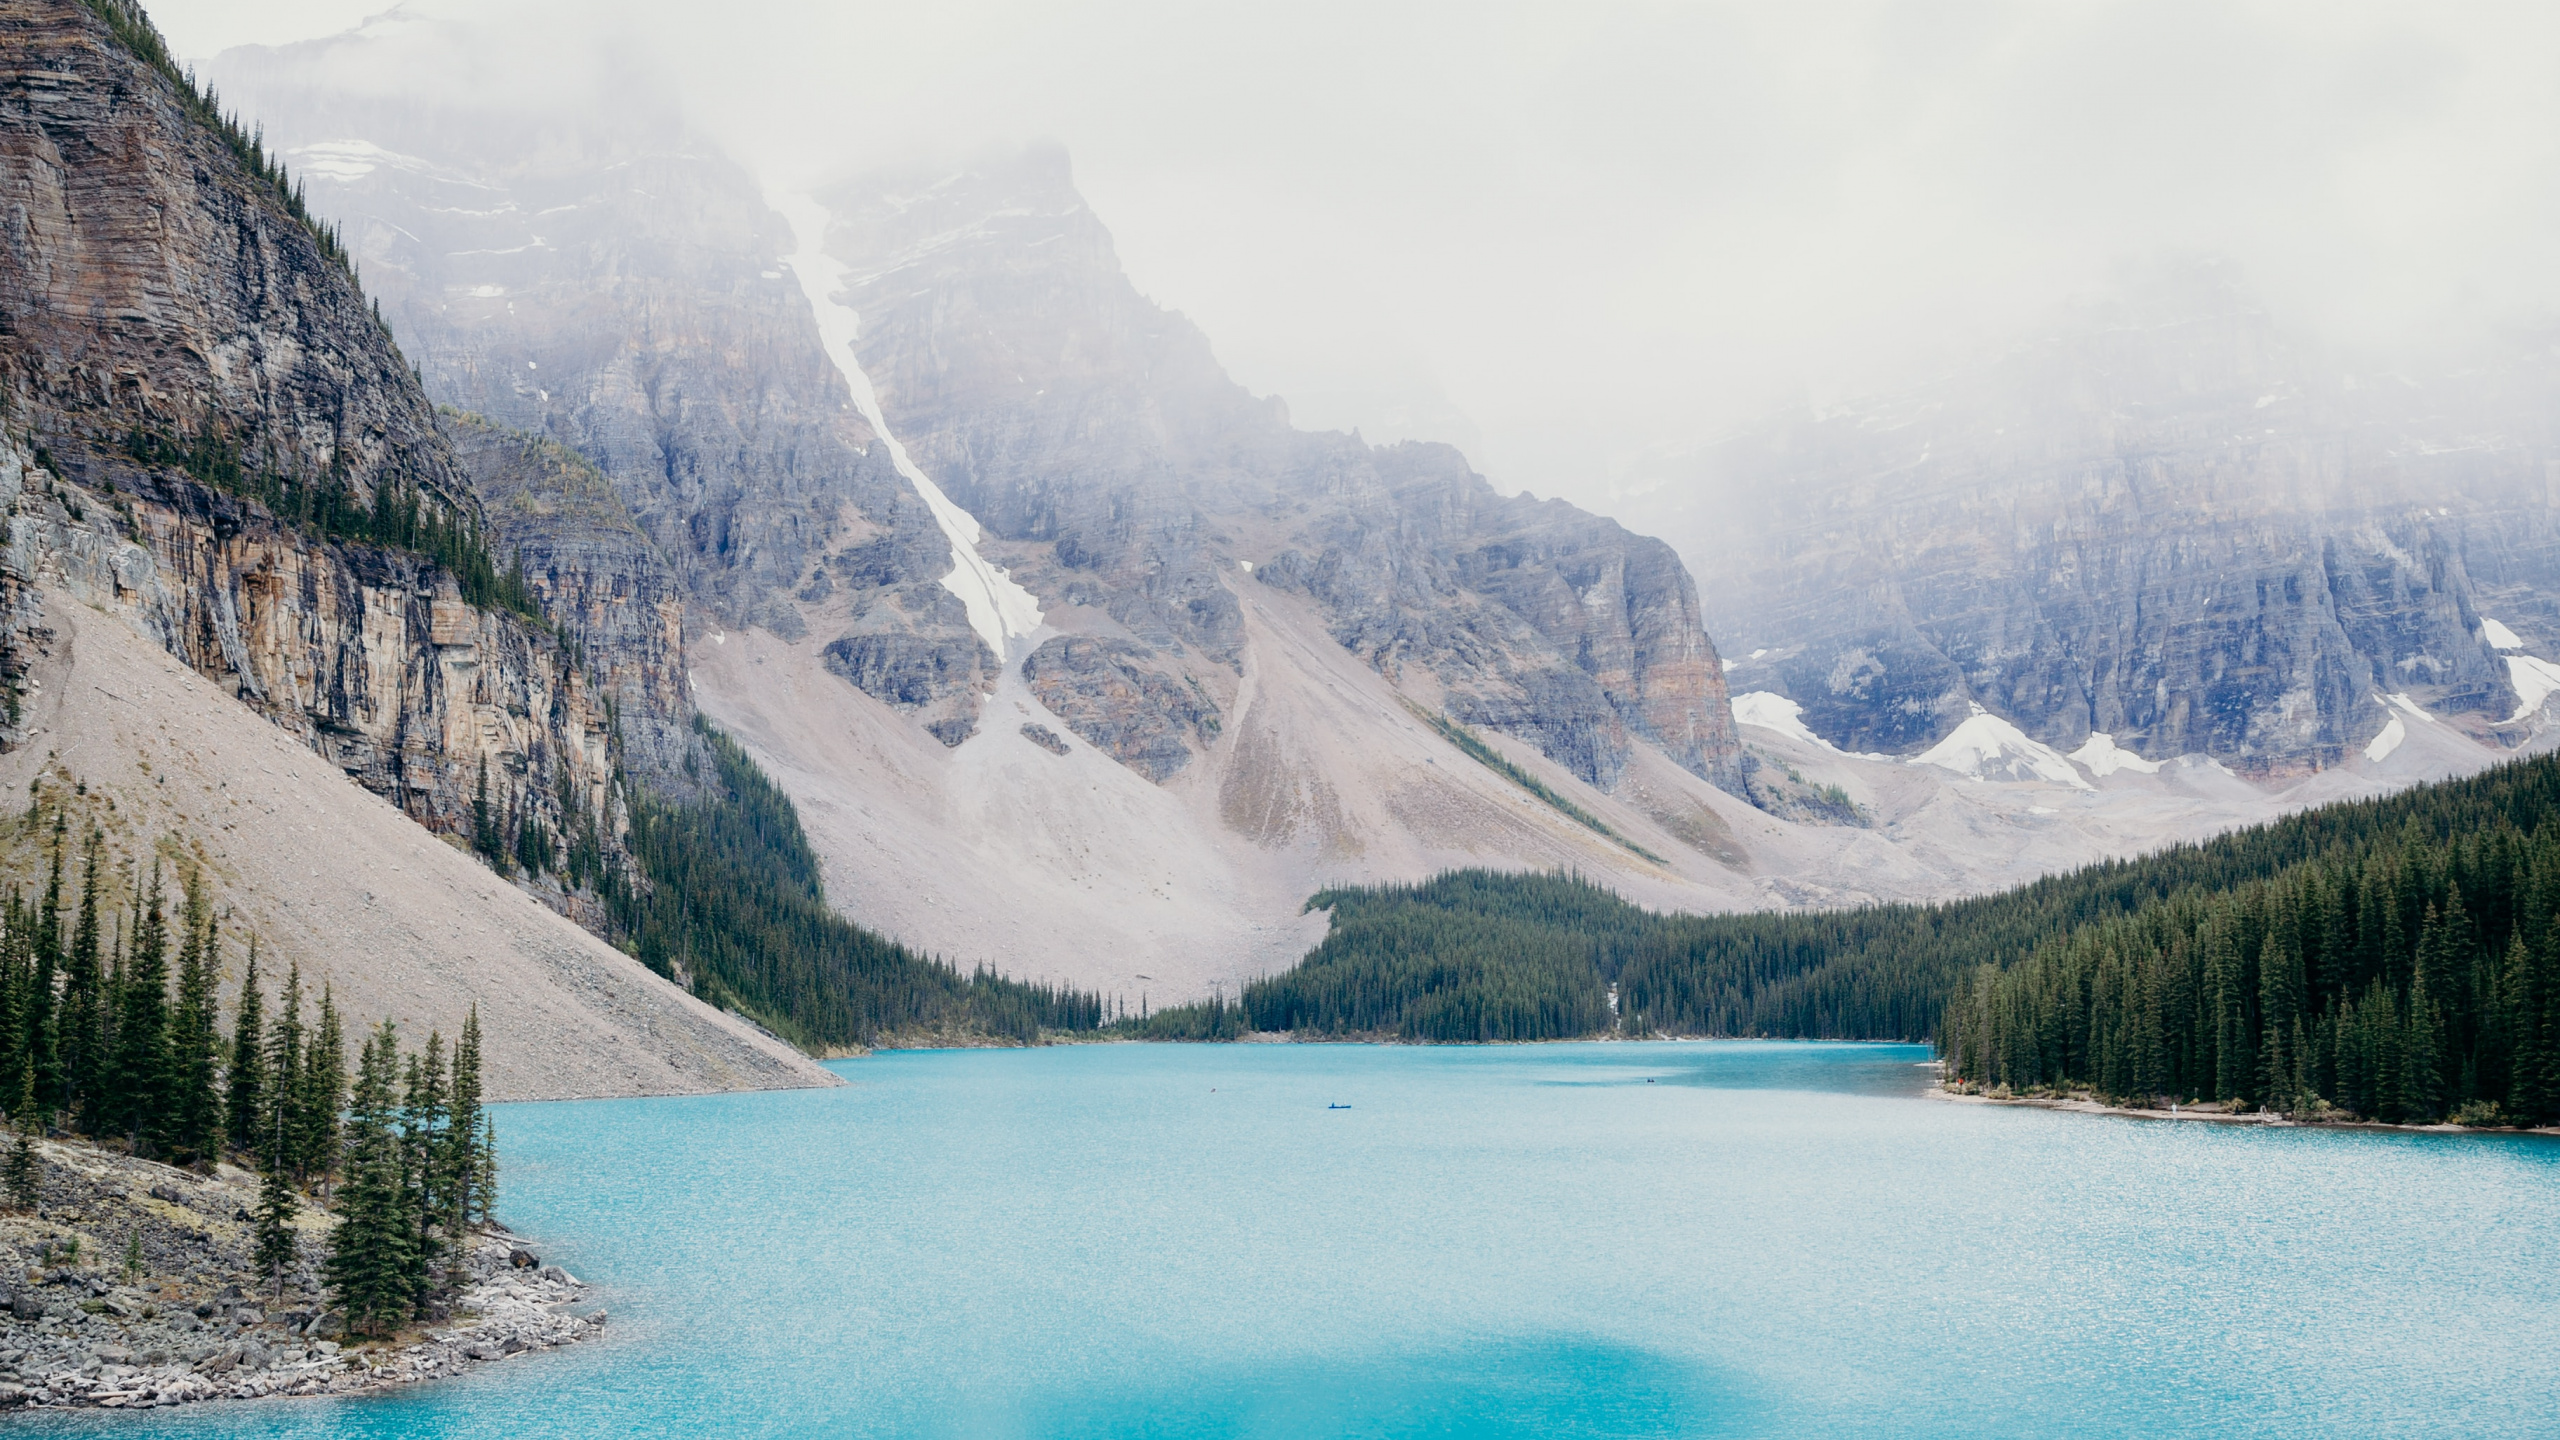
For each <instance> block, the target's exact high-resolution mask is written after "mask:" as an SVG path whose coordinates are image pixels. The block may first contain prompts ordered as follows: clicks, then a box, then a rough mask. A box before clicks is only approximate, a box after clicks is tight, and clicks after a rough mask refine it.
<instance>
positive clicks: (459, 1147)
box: [0, 810, 497, 1334]
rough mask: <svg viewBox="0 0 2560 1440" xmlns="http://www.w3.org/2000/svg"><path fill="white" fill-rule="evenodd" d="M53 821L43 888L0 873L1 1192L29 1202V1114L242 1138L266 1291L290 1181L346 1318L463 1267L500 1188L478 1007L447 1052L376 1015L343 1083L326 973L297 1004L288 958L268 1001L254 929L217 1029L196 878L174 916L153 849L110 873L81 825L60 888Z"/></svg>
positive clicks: (191, 1151)
mask: <svg viewBox="0 0 2560 1440" xmlns="http://www.w3.org/2000/svg"><path fill="white" fill-rule="evenodd" d="M35 821H36V817H35V816H33V815H31V816H30V823H35ZM50 841H51V843H50V846H49V851H50V853H49V856H48V861H47V870H46V879H45V885H44V888H43V890H42V891H40V892H39V893H38V894H37V896H36V897H35V898H34V899H33V900H32V901H30V900H29V899H27V898H26V897H25V896H23V895H20V894H17V893H15V892H13V893H11V894H10V895H9V897H8V899H7V902H6V904H5V907H0V1095H6V1096H9V1097H12V1098H11V1099H10V1100H9V1101H8V1103H7V1106H6V1109H7V1113H8V1117H9V1119H10V1121H11V1122H12V1123H14V1124H15V1125H16V1126H17V1127H18V1128H19V1131H20V1135H19V1138H18V1141H17V1144H16V1148H15V1151H14V1153H13V1154H12V1156H11V1158H10V1161H9V1163H8V1165H7V1167H6V1172H7V1175H8V1179H9V1184H8V1188H9V1190H10V1191H11V1194H12V1198H13V1199H14V1200H16V1201H17V1203H19V1204H21V1205H32V1204H33V1203H34V1199H35V1195H34V1190H35V1186H34V1180H33V1177H34V1173H35V1166H34V1160H33V1156H32V1154H31V1150H32V1144H31V1140H30V1138H29V1137H30V1136H31V1135H33V1134H35V1133H42V1132H53V1133H60V1134H70V1135H83V1136H89V1137H92V1138H95V1139H98V1140H101V1141H106V1142H110V1143H118V1144H121V1145H124V1146H126V1147H128V1148H130V1149H131V1150H132V1152H133V1153H135V1154H137V1155H142V1156H146V1157H152V1158H158V1159H163V1160H166V1161H169V1162H170V1163H173V1164H178V1165H186V1166H194V1167H198V1168H205V1167H210V1166H211V1165H212V1164H213V1163H214V1162H216V1161H218V1160H222V1159H225V1158H230V1159H236V1160H238V1161H240V1162H242V1163H244V1164H247V1165H251V1166H254V1167H255V1168H256V1169H258V1170H259V1171H260V1172H261V1174H262V1176H263V1183H262V1186H261V1189H260V1197H259V1207H258V1213H257V1215H256V1217H255V1234H256V1241H257V1259H258V1264H259V1266H260V1268H262V1269H265V1270H267V1271H268V1272H269V1273H270V1275H271V1276H272V1277H273V1279H274V1282H275V1285H276V1287H277V1291H278V1293H279V1294H281V1292H282V1290H283V1286H284V1281H285V1276H286V1272H287V1271H288V1269H290V1268H292V1267H293V1266H294V1265H295V1264H296V1263H297V1261H298V1256H297V1253H296V1249H295V1244H296V1241H295V1227H294V1219H295V1216H296V1214H297V1213H298V1211H299V1209H300V1207H301V1205H302V1204H303V1203H304V1201H303V1200H302V1198H301V1197H300V1195H298V1194H297V1191H298V1190H305V1189H307V1190H310V1191H313V1192H316V1194H317V1195H318V1196H319V1197H320V1198H321V1201H322V1203H325V1204H333V1206H334V1208H335V1209H336V1210H337V1212H338V1214H339V1217H340V1219H339V1223H338V1225H337V1226H336V1228H335V1229H334V1230H333V1231H332V1232H331V1237H330V1246H329V1253H328V1256H327V1260H326V1264H325V1265H324V1267H323V1273H324V1275H325V1276H326V1278H327V1281H328V1284H329V1288H330V1291H331V1293H332V1296H333V1298H334V1299H335V1300H336V1302H337V1303H338V1304H339V1305H340V1306H341V1307H342V1308H344V1309H345V1310H346V1312H347V1317H348V1323H349V1324H350V1326H351V1327H353V1328H355V1329H356V1330H358V1331H360V1332H362V1333H365V1334H381V1333H384V1332H386V1331H387V1330H390V1329H396V1328H398V1326H399V1325H400V1324H401V1323H402V1322H404V1321H406V1320H408V1319H411V1318H413V1317H417V1316H422V1315H425V1314H427V1313H428V1308H429V1306H430V1305H431V1304H433V1303H434V1302H435V1301H436V1300H437V1299H439V1298H440V1297H443V1296H447V1295H450V1294H451V1293H452V1292H453V1291H454V1290H456V1289H458V1288H459V1286H460V1285H461V1283H462V1280H463V1277H462V1276H461V1274H460V1273H459V1270H458V1262H459V1258H460V1253H459V1248H458V1245H459V1242H460V1241H461V1239H462V1238H463V1237H464V1236H465V1235H467V1234H468V1232H469V1231H470V1229H471V1227H473V1226H475V1225H478V1224H481V1223H484V1222H486V1221H487V1219H488V1218H489V1210H490V1207H491V1205H492V1204H493V1203H494V1201H495V1198H496V1193H497V1189H496V1186H497V1137H496V1131H495V1126H494V1125H493V1123H492V1122H491V1120H490V1119H489V1117H488V1115H487V1113H486V1111H485V1110H484V1109H483V1107H482V1105H481V1079H480V1017H479V1012H478V1011H477V1009H476V1008H475V1009H474V1010H473V1012H472V1013H471V1015H470V1016H469V1017H468V1018H467V1019H466V1020H465V1021H464V1022H463V1027H462V1034H461V1036H460V1039H459V1041H458V1042H457V1043H456V1044H455V1045H454V1046H453V1047H452V1049H451V1051H450V1052H448V1051H447V1049H446V1047H445V1044H444V1040H443V1037H442V1036H441V1035H437V1034H430V1035H429V1036H428V1037H427V1043H426V1046H425V1049H424V1050H423V1051H422V1052H420V1053H418V1054H414V1055H407V1056H404V1055H403V1054H402V1053H401V1050H400V1047H399V1040H398V1037H397V1035H396V1033H395V1031H394V1030H393V1028H392V1025H391V1023H390V1022H389V1021H387V1020H386V1021H384V1022H383V1023H382V1024H381V1025H380V1026H379V1027H377V1028H376V1029H375V1030H374V1031H372V1032H371V1034H370V1035H369V1036H368V1037H367V1038H366V1040H365V1043H364V1048H363V1051H362V1054H361V1059H360V1062H359V1064H358V1067H357V1071H356V1074H355V1076H354V1080H353V1085H352V1089H351V1088H350V1084H349V1076H348V1073H347V1063H346V1046H345V1039H344V1035H343V1031H342V1021H341V1019H340V1016H339V1013H338V1008H337V1004H336V1001H335V999H334V997H332V996H331V995H330V993H329V991H328V989H327V987H326V986H323V987H322V989H321V994H320V1001H319V1007H318V1011H317V1014H316V1015H314V1016H312V1017H310V1018H308V1019H306V1017H305V1014H304V1003H305V996H304V993H303V988H302V977H301V972H300V969H299V967H296V968H294V969H292V970H290V971H289V972H288V973H287V977H286V980H285V983H284V986H283V988H282V990H281V991H280V992H279V993H278V995H277V997H276V1002H275V1006H276V1009H275V1015H274V1018H273V1019H272V1020H270V1019H269V1018H268V1016H267V1002H266V997H265V996H264V994H263V993H262V992H261V990H260V988H259V983H258V962H257V954H256V949H255V946H254V944H253V946H252V948H251V951H250V954H249V956H248V958H247V963H246V969H245V972H244V974H243V976H242V979H241V986H240V1000H239V1004H238V1006H237V1007H236V1011H235V1014H234V1016H233V1022H232V1025H231V1029H230V1033H229V1035H228V1036H225V1035H224V1034H223V1033H222V1029H221V1025H220V1017H219V1015H218V1014H217V1008H218V1007H217V1001H216V989H217V983H218V981H219V978H220V975H221V969H222V956H221V947H222V941H221V932H220V930H219V929H218V928H217V927H216V926H215V924H214V917H213V913H212V907H211V904H210V903H209V900H208V898H207V894H208V891H207V887H206V886H205V885H204V884H203V883H202V882H201V881H200V880H199V881H197V882H196V883H192V884H188V885H186V886H185V887H183V888H184V895H183V899H182V901H181V902H180V905H179V908H178V912H177V914H176V915H174V916H172V915H171V914H170V907H169V903H168V897H167V894H166V891H165V889H164V884H163V872H162V871H161V869H160V867H159V866H157V865H156V864H155V865H154V867H153V869H152V874H151V879H150V881H149V883H148V885H147V886H146V885H145V884H144V882H143V880H142V878H141V875H140V872H139V871H138V870H137V871H136V873H135V875H134V877H133V881H132V884H131V887H130V889H129V890H127V891H126V892H125V893H123V894H121V895H120V894H117V893H115V892H114V891H113V890H112V889H111V888H110V886H111V884H112V875H111V869H110V865H109V862H108V859H107V855H106V848H105V840H104V836H103V835H101V834H100V833H99V832H98V831H97V830H95V829H94V828H93V829H92V830H91V831H90V832H89V834H88V835H87V837H86V839H85V841H84V843H83V845H82V848H81V854H80V860H79V863H80V877H79V885H78V897H77V899H76V900H73V901H70V902H69V903H66V897H65V894H64V882H65V879H66V874H65V871H66V863H67V852H68V849H69V843H68V842H69V825H68V817H67V815H66V814H65V813H64V812H62V811H60V810H57V811H56V812H55V814H54V820H53V825H52V830H51V836H50ZM173 922H174V923H173ZM111 931H112V939H111V938H110V932H111ZM173 932H174V933H173ZM173 942H174V946H175V950H176V956H175V969H174V972H173V970H172V966H171V953H170V952H171V949H172V944H173ZM173 982H174V984H173Z"/></svg>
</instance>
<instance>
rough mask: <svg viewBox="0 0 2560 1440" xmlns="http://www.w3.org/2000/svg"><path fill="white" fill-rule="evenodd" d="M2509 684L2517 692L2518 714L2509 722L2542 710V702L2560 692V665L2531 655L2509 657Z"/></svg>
mask: <svg viewBox="0 0 2560 1440" xmlns="http://www.w3.org/2000/svg"><path fill="white" fill-rule="evenodd" d="M2507 683H2508V684H2510V685H2512V686H2514V687H2515V690H2516V713H2514V714H2513V715H2510V716H2508V717H2507V719H2508V720H2509V721H2516V720H2521V719H2523V718H2524V717H2526V716H2527V715H2530V714H2532V713H2533V712H2534V711H2536V710H2539V709H2541V708H2542V702H2543V701H2545V700H2548V699H2550V698H2551V694H2552V692H2553V691H2555V690H2560V665H2554V664H2552V663H2551V662H2550V661H2548V660H2536V659H2535V658H2533V657H2532V656H2530V655H2510V656H2508V657H2507Z"/></svg>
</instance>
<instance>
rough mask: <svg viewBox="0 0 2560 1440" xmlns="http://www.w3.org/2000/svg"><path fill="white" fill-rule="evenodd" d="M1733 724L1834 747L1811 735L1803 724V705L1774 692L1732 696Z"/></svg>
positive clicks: (1752, 692) (1753, 692)
mask: <svg viewBox="0 0 2560 1440" xmlns="http://www.w3.org/2000/svg"><path fill="white" fill-rule="evenodd" d="M1733 723H1734V724H1736V725H1756V726H1758V727H1759V728H1760V729H1763V730H1775V731H1777V732H1778V733H1779V734H1781V735H1784V736H1786V737H1787V738H1789V739H1791V740H1802V741H1803V742H1805V743H1806V744H1808V745H1819V746H1821V747H1822V748H1823V749H1825V750H1829V749H1832V748H1834V747H1833V746H1832V744H1831V742H1830V741H1828V740H1825V739H1823V738H1822V737H1821V736H1819V735H1816V734H1814V733H1813V730H1812V729H1811V727H1809V726H1807V725H1806V724H1805V723H1804V707H1803V706H1801V705H1799V704H1797V703H1796V702H1794V701H1793V700H1790V699H1788V698H1787V697H1786V696H1784V695H1780V694H1777V693H1776V692H1774V691H1769V690H1752V691H1748V692H1746V693H1744V694H1740V695H1736V696H1734V697H1733Z"/></svg>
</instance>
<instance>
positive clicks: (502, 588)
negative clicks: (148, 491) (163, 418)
mask: <svg viewBox="0 0 2560 1440" xmlns="http://www.w3.org/2000/svg"><path fill="white" fill-rule="evenodd" d="M124 448H125V453H126V454H128V455H130V456H132V457H133V458H134V459H136V460H138V461H141V462H142V463H143V464H146V465H166V466H170V467H172V468H174V469H177V470H182V471H184V472H186V474H187V475H188V476H190V477H191V478H193V479H194V480H195V481H196V482H197V483H198V484H201V485H204V486H206V487H207V488H209V489H213V490H219V491H221V492H223V493H224V494H226V495H236V496H239V497H240V498H242V499H245V500H254V501H256V502H258V503H259V504H260V505H263V506H265V507H266V508H267V509H268V510H269V511H270V512H272V513H273V514H274V515H275V517H276V518H277V519H278V520H281V521H283V522H285V523H286V524H288V525H294V526H298V527H301V528H304V529H308V530H310V531H313V532H314V533H317V534H320V535H324V536H327V537H328V538H330V539H333V540H353V541H358V542H362V543H365V544H372V545H382V546H387V547H389V548H391V549H395V550H406V551H409V552H411V553H413V554H417V555H423V556H425V557H426V558H428V559H429V560H432V561H434V562H435V563H436V564H438V565H440V566H442V567H444V569H445V570H447V571H449V572H450V573H451V574H452V575H453V579H454V584H455V586H456V587H457V588H458V589H460V591H461V592H462V598H463V599H464V600H466V601H468V602H470V603H471V604H473V605H476V606H479V607H481V608H482V609H501V610H507V611H511V612H513V613H514V614H516V615H518V616H521V617H523V618H525V619H527V620H531V621H533V622H534V623H535V624H537V625H541V624H547V622H546V621H545V620H544V618H543V614H542V606H541V604H540V602H539V600H538V599H537V597H536V596H535V595H534V593H533V586H532V585H531V583H530V582H528V581H527V580H526V579H525V574H524V564H523V561H522V560H521V558H519V559H517V560H515V561H513V562H511V563H509V564H508V566H507V567H506V568H505V569H503V570H501V569H500V568H499V567H498V561H497V557H496V556H495V555H494V554H493V553H491V551H490V549H489V544H488V541H487V539H486V538H485V537H484V536H483V535H482V534H481V531H480V523H479V521H478V519H477V518H476V517H474V516H473V515H472V514H470V513H469V512H468V511H467V510H464V509H462V508H461V507H458V506H454V505H449V504H446V503H443V502H441V501H432V502H431V501H430V499H429V497H427V496H426V495H425V494H423V493H422V492H421V491H420V489H419V487H418V486H416V485H412V484H406V483H402V482H400V481H398V480H395V479H393V478H392V477H390V476H388V475H386V476H384V477H383V478H382V480H381V481H380V482H379V483H377V484H376V485H375V486H374V490H373V494H372V495H371V497H369V498H366V497H362V496H360V495H359V493H358V491H357V489H356V487H355V486H353V485H350V484H349V483H347V481H346V480H345V479H344V478H342V477H340V476H338V475H335V474H330V475H324V476H322V477H321V478H319V479H317V480H296V479H293V478H292V477H290V476H287V475H282V474H279V473H277V472H275V471H273V470H270V469H268V468H265V467H263V466H260V465H256V464H252V463H250V462H249V461H248V460H247V459H245V458H244V457H243V456H242V455H241V453H240V447H239V446H238V445H236V444H234V443H232V442H231V441H230V440H229V439H227V438H225V437H223V436H221V435H217V434H212V433H208V432H199V433H198V434H196V435H195V436H193V437H191V438H189V439H185V440H179V439H173V438H172V437H170V436H168V435H164V434H161V433H159V432H157V431H153V430H146V429H142V428H140V427H136V428H135V429H134V430H132V431H131V432H129V433H128V434H127V435H126V436H125V442H124Z"/></svg>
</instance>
